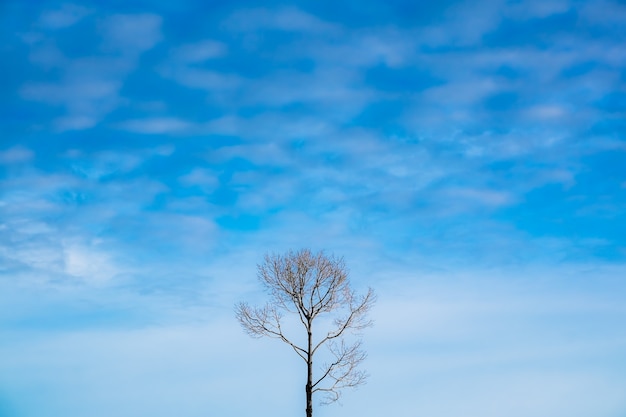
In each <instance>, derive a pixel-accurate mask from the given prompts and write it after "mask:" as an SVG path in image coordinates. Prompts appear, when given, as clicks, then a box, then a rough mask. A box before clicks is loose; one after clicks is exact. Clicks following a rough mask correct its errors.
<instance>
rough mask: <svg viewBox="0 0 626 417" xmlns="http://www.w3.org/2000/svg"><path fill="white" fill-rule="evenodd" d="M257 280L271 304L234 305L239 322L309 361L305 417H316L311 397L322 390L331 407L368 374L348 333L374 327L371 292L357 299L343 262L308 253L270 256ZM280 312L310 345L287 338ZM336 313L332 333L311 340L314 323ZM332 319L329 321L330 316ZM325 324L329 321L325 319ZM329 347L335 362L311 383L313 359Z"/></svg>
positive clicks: (252, 331)
mask: <svg viewBox="0 0 626 417" xmlns="http://www.w3.org/2000/svg"><path fill="white" fill-rule="evenodd" d="M257 268H258V278H259V280H260V281H261V283H262V284H263V286H264V287H265V289H266V290H267V292H268V294H269V295H270V301H269V303H268V304H267V305H266V306H264V307H262V308H252V307H250V306H249V305H248V304H246V303H240V304H238V305H237V307H236V314H237V319H238V320H239V323H241V325H242V326H243V328H244V329H245V331H246V332H247V333H248V334H249V335H251V336H253V337H262V336H268V337H273V338H277V339H280V340H282V341H283V342H285V343H287V344H288V345H289V346H291V348H292V349H293V350H294V351H295V352H296V353H297V354H298V356H300V357H301V358H302V359H303V360H304V361H305V362H306V363H307V384H306V394H307V409H306V411H307V417H312V415H313V407H312V403H311V398H312V394H313V393H315V392H324V393H325V394H326V399H325V401H324V402H323V404H328V403H331V402H334V401H337V400H338V399H339V396H340V393H341V389H343V388H351V387H356V386H358V385H361V384H363V383H364V382H365V379H366V377H367V374H366V373H365V372H363V371H359V370H358V369H357V368H358V366H359V365H360V364H361V363H362V362H363V360H365V357H366V355H365V353H364V352H363V351H362V350H361V341H360V340H357V341H356V342H354V343H352V344H346V341H345V336H347V334H352V335H359V334H360V332H361V331H362V330H363V329H365V328H366V327H368V326H370V325H371V324H372V322H371V320H369V319H368V318H367V313H368V312H369V310H370V309H371V307H372V306H373V304H374V302H375V295H374V292H373V291H372V289H369V290H368V291H367V293H366V294H365V295H363V296H358V295H356V293H355V292H354V291H353V290H352V289H351V288H350V282H349V280H348V269H347V268H346V265H345V262H344V260H343V258H336V257H335V256H333V255H326V254H325V253H324V252H319V253H312V252H311V251H310V250H309V249H302V250H300V251H297V252H293V251H289V252H288V253H287V254H285V255H277V254H271V255H266V256H265V258H264V262H263V263H262V264H260V265H258V266H257ZM281 311H282V312H285V311H286V312H288V313H291V314H294V315H297V317H298V319H299V320H300V322H301V323H302V325H303V326H304V328H305V330H306V337H307V344H306V347H303V346H298V345H296V344H295V343H294V342H293V341H292V340H290V339H289V338H287V336H286V335H285V334H284V332H283V329H282V327H281V318H282V315H281ZM331 314H332V315H334V316H335V317H334V319H333V320H332V326H331V325H329V326H328V327H331V329H330V330H328V328H326V330H325V331H324V332H323V333H322V334H323V335H324V336H323V337H322V338H321V339H319V341H318V342H317V343H315V342H314V341H313V333H314V326H313V325H314V323H316V321H315V320H316V319H317V318H318V317H320V316H326V315H331ZM332 315H331V316H330V317H329V318H332ZM322 321H323V322H324V323H330V322H327V321H325V320H322ZM322 346H327V347H328V350H329V353H330V356H331V357H333V358H334V359H333V360H332V361H330V363H327V364H325V365H324V367H322V369H321V376H320V377H318V378H317V379H315V382H314V379H313V371H312V366H313V357H314V355H315V354H316V353H317V351H318V349H319V348H320V347H322Z"/></svg>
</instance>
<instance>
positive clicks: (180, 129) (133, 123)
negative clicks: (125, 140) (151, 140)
mask: <svg viewBox="0 0 626 417" xmlns="http://www.w3.org/2000/svg"><path fill="white" fill-rule="evenodd" d="M119 128H120V129H123V130H127V131H129V132H134V133H142V134H148V135H150V134H176V133H185V132H189V131H190V130H193V129H194V125H193V124H192V123H190V122H187V121H185V120H182V119H178V118H174V117H153V118H147V119H136V120H128V121H126V122H122V123H120V124H119Z"/></svg>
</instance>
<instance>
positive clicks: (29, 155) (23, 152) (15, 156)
mask: <svg viewBox="0 0 626 417" xmlns="http://www.w3.org/2000/svg"><path fill="white" fill-rule="evenodd" d="M34 155H35V154H34V153H33V151H31V150H30V149H28V148H25V147H23V146H14V147H12V148H9V149H6V150H4V151H0V163H2V164H7V165H10V164H19V163H24V162H29V161H31V160H32V159H33V157H34Z"/></svg>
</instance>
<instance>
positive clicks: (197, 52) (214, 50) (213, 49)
mask: <svg viewBox="0 0 626 417" xmlns="http://www.w3.org/2000/svg"><path fill="white" fill-rule="evenodd" d="M226 50H227V46H226V45H225V44H223V43H221V42H217V41H214V40H204V41H201V42H197V43H193V44H187V45H182V46H180V47H178V48H176V49H175V50H174V51H173V59H175V60H177V61H179V62H180V63H200V62H204V61H207V60H209V59H213V58H218V57H220V56H222V55H224V54H225V53H226Z"/></svg>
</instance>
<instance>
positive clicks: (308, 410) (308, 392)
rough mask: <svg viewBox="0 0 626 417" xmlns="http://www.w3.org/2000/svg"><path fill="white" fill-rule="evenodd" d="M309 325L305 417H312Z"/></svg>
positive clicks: (311, 347) (311, 359)
mask: <svg viewBox="0 0 626 417" xmlns="http://www.w3.org/2000/svg"><path fill="white" fill-rule="evenodd" d="M310 326H311V324H310V323H309V329H308V333H309V335H308V336H309V349H308V351H307V361H306V367H307V379H306V417H313V356H312V354H311V350H312V349H313V337H312V334H311V327H310Z"/></svg>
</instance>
